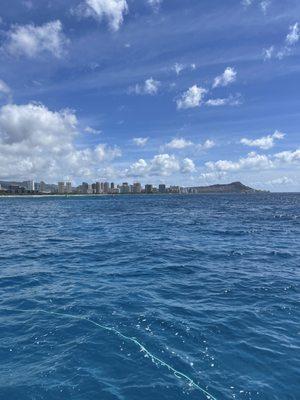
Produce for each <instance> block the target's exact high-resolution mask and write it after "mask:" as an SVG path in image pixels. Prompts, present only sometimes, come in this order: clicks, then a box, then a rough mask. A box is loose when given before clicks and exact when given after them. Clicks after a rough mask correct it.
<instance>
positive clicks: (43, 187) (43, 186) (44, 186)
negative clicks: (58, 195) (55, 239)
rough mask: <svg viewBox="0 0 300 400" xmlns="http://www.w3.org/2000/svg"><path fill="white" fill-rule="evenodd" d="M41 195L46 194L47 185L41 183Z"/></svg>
mask: <svg viewBox="0 0 300 400" xmlns="http://www.w3.org/2000/svg"><path fill="white" fill-rule="evenodd" d="M40 193H46V183H45V182H43V181H42V182H40Z"/></svg>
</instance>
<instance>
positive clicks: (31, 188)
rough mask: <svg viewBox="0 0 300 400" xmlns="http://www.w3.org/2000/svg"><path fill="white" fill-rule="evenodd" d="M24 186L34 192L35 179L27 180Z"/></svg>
mask: <svg viewBox="0 0 300 400" xmlns="http://www.w3.org/2000/svg"><path fill="white" fill-rule="evenodd" d="M23 185H24V188H25V189H26V190H28V191H29V192H33V191H34V181H26V182H24V183H23Z"/></svg>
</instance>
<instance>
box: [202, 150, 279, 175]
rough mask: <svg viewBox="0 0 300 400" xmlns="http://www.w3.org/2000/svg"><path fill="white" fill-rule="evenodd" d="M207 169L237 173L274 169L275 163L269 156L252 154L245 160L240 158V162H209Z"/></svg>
mask: <svg viewBox="0 0 300 400" xmlns="http://www.w3.org/2000/svg"><path fill="white" fill-rule="evenodd" d="M205 165H206V167H207V168H208V169H209V170H211V171H221V172H236V171H240V170H249V169H251V170H256V169H258V170H259V169H266V168H273V167H274V163H273V162H272V160H271V159H270V158H269V157H268V156H267V155H264V154H262V155H260V154H257V153H255V152H251V153H249V154H248V155H247V157H245V158H240V159H239V160H238V161H230V160H219V161H216V162H212V161H209V162H207V163H206V164H205Z"/></svg>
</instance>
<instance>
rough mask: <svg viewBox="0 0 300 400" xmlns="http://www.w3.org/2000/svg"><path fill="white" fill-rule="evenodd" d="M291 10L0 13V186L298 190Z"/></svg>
mask: <svg viewBox="0 0 300 400" xmlns="http://www.w3.org/2000/svg"><path fill="white" fill-rule="evenodd" d="M287 3H288V4H287V5H286V6H283V5H282V3H279V1H278V0H272V1H266V0H246V1H245V0H242V1H241V0H237V1H236V2H235V4H234V2H232V4H231V2H230V3H228V4H227V5H226V6H225V5H224V4H223V3H221V2H216V3H215V4H211V2H209V1H208V0H204V2H203V4H202V6H201V7H200V5H199V4H198V2H197V1H196V0H191V1H190V2H188V3H186V4H183V3H182V2H174V3H169V2H165V1H162V0H143V1H142V2H137V1H136V0H132V1H130V2H129V1H127V0H78V1H77V2H75V4H74V3H72V4H71V2H66V3H59V2H49V5H48V8H47V15H45V13H44V10H43V7H42V6H41V4H40V3H39V2H37V1H35V0H33V1H31V3H30V6H27V5H26V4H25V3H24V4H23V3H22V4H20V3H19V2H17V1H16V0H12V6H13V7H15V10H16V11H15V13H14V14H13V15H12V14H11V13H9V12H8V11H7V9H6V8H5V7H4V6H1V5H0V15H1V22H0V26H1V36H0V53H1V65H0V180H5V179H7V180H26V179H34V180H47V181H49V182H57V181H58V180H62V179H64V180H65V179H72V180H73V181H74V182H76V183H80V182H81V180H86V181H93V180H99V179H104V178H106V179H109V180H114V181H122V180H125V179H126V180H141V181H143V182H147V181H150V183H159V182H162V181H164V182H165V183H169V184H180V185H187V186H191V185H195V186H197V185H202V184H209V183H216V182H230V181H235V180H240V181H243V182H244V183H246V184H248V185H249V186H256V187H259V188H266V189H270V188H271V189H272V190H281V189H284V190H291V191H297V190H300V156H299V152H300V143H299V134H298V129H299V114H298V93H297V91H296V90H295V88H296V87H297V86H298V83H297V82H298V81H299V79H300V76H299V75H300V69H299V59H300V51H299V49H300V47H299V44H300V25H299V24H300V22H299V20H297V18H295V16H296V15H300V14H299V13H300V5H298V4H296V3H295V2H294V1H293V0H287ZM225 9H226V12H227V13H229V14H228V15H230V18H227V19H225V18H224V17H222V15H223V14H224V12H225ZM208 15H209V16H210V19H209V21H208V22H207V19H206V16H208ZM174 26H176V29H174ZM253 26H255V27H256V28H255V30H254V28H253ZM217 27H218V28H217ZM258 32H259V35H260V37H261V38H263V40H260V39H259V38H258ZM229 33H230V35H229ZM232 35H233V36H232ZM236 35H238V38H237V36H236ZM196 38H200V39H196ZM208 48H209V49H210V50H209V51H207V49H208ZM283 132H284V133H283ZM257 171H259V172H260V173H259V174H257Z"/></svg>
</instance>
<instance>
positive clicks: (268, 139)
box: [241, 131, 285, 150]
mask: <svg viewBox="0 0 300 400" xmlns="http://www.w3.org/2000/svg"><path fill="white" fill-rule="evenodd" d="M284 136H285V134H284V133H282V132H279V131H276V132H274V133H273V135H268V136H263V137H261V138H259V139H247V138H243V139H241V143H242V144H244V145H245V146H250V147H258V148H260V149H263V150H268V149H271V148H272V147H274V145H275V140H281V139H283V138H284Z"/></svg>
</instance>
